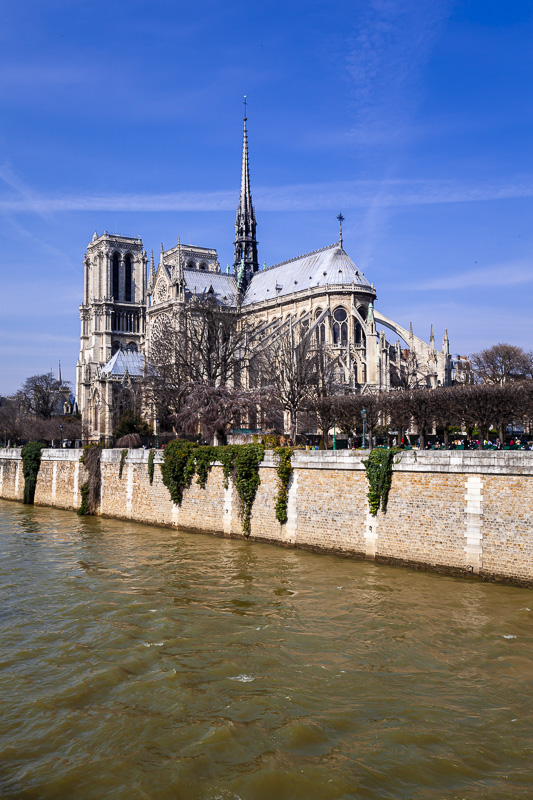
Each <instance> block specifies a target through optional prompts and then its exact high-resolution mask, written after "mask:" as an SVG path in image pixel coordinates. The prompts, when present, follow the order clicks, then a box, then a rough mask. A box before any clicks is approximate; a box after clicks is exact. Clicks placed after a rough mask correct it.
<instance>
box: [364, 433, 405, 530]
mask: <svg viewBox="0 0 533 800" xmlns="http://www.w3.org/2000/svg"><path fill="white" fill-rule="evenodd" d="M399 452H400V449H399V448H397V447H391V449H390V450H380V449H376V450H372V451H371V453H370V455H369V456H368V458H366V459H363V464H364V467H365V471H366V477H367V480H368V493H367V497H368V505H369V506H370V513H371V514H372V516H373V517H375V516H376V515H377V513H378V511H379V508H380V506H381V510H382V511H383V513H385V512H386V511H387V503H388V500H389V492H390V487H391V483H392V465H393V463H394V456H395V455H396V454H397V453H399ZM396 463H398V462H396Z"/></svg>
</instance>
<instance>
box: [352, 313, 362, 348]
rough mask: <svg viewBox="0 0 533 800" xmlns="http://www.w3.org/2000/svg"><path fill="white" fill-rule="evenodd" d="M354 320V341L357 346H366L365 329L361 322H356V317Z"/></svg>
mask: <svg viewBox="0 0 533 800" xmlns="http://www.w3.org/2000/svg"><path fill="white" fill-rule="evenodd" d="M352 319H353V340H354V342H355V344H364V340H365V335H364V333H363V328H362V325H361V323H360V322H358V321H357V320H356V318H355V317H352Z"/></svg>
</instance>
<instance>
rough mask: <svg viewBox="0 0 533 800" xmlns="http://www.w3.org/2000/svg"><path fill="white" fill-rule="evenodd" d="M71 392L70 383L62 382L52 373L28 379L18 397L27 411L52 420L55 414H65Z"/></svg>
mask: <svg viewBox="0 0 533 800" xmlns="http://www.w3.org/2000/svg"><path fill="white" fill-rule="evenodd" d="M70 391H71V387H70V384H69V383H67V382H60V381H58V380H57V379H56V378H55V377H54V374H53V373H52V372H46V373H44V374H43V375H32V376H31V377H30V378H27V379H26V380H25V381H24V383H23V384H22V387H21V389H20V390H19V393H18V396H19V399H20V401H21V403H22V405H23V407H24V408H25V409H26V410H27V411H29V412H30V413H32V414H35V415H36V416H37V417H41V418H42V419H50V417H51V416H52V415H53V414H63V406H64V403H65V400H66V399H67V397H68V394H69V393H70Z"/></svg>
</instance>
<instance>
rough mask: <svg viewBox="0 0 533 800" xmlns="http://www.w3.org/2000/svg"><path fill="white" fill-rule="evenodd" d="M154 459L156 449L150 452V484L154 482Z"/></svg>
mask: <svg viewBox="0 0 533 800" xmlns="http://www.w3.org/2000/svg"><path fill="white" fill-rule="evenodd" d="M154 459H155V450H150V452H149V454H148V480H149V481H150V486H151V485H152V483H153V482H154V470H155V465H154Z"/></svg>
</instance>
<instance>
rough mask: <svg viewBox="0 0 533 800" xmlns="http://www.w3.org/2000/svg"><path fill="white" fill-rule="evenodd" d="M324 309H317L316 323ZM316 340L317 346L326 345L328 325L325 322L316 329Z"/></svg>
mask: <svg viewBox="0 0 533 800" xmlns="http://www.w3.org/2000/svg"><path fill="white" fill-rule="evenodd" d="M321 314H322V309H321V308H317V310H316V311H315V322H316V320H317V319H318V318H319V317H320V316H321ZM315 338H316V343H317V344H324V343H325V341H326V324H325V322H323V321H322V322H321V323H320V325H317V326H316V328H315Z"/></svg>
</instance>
